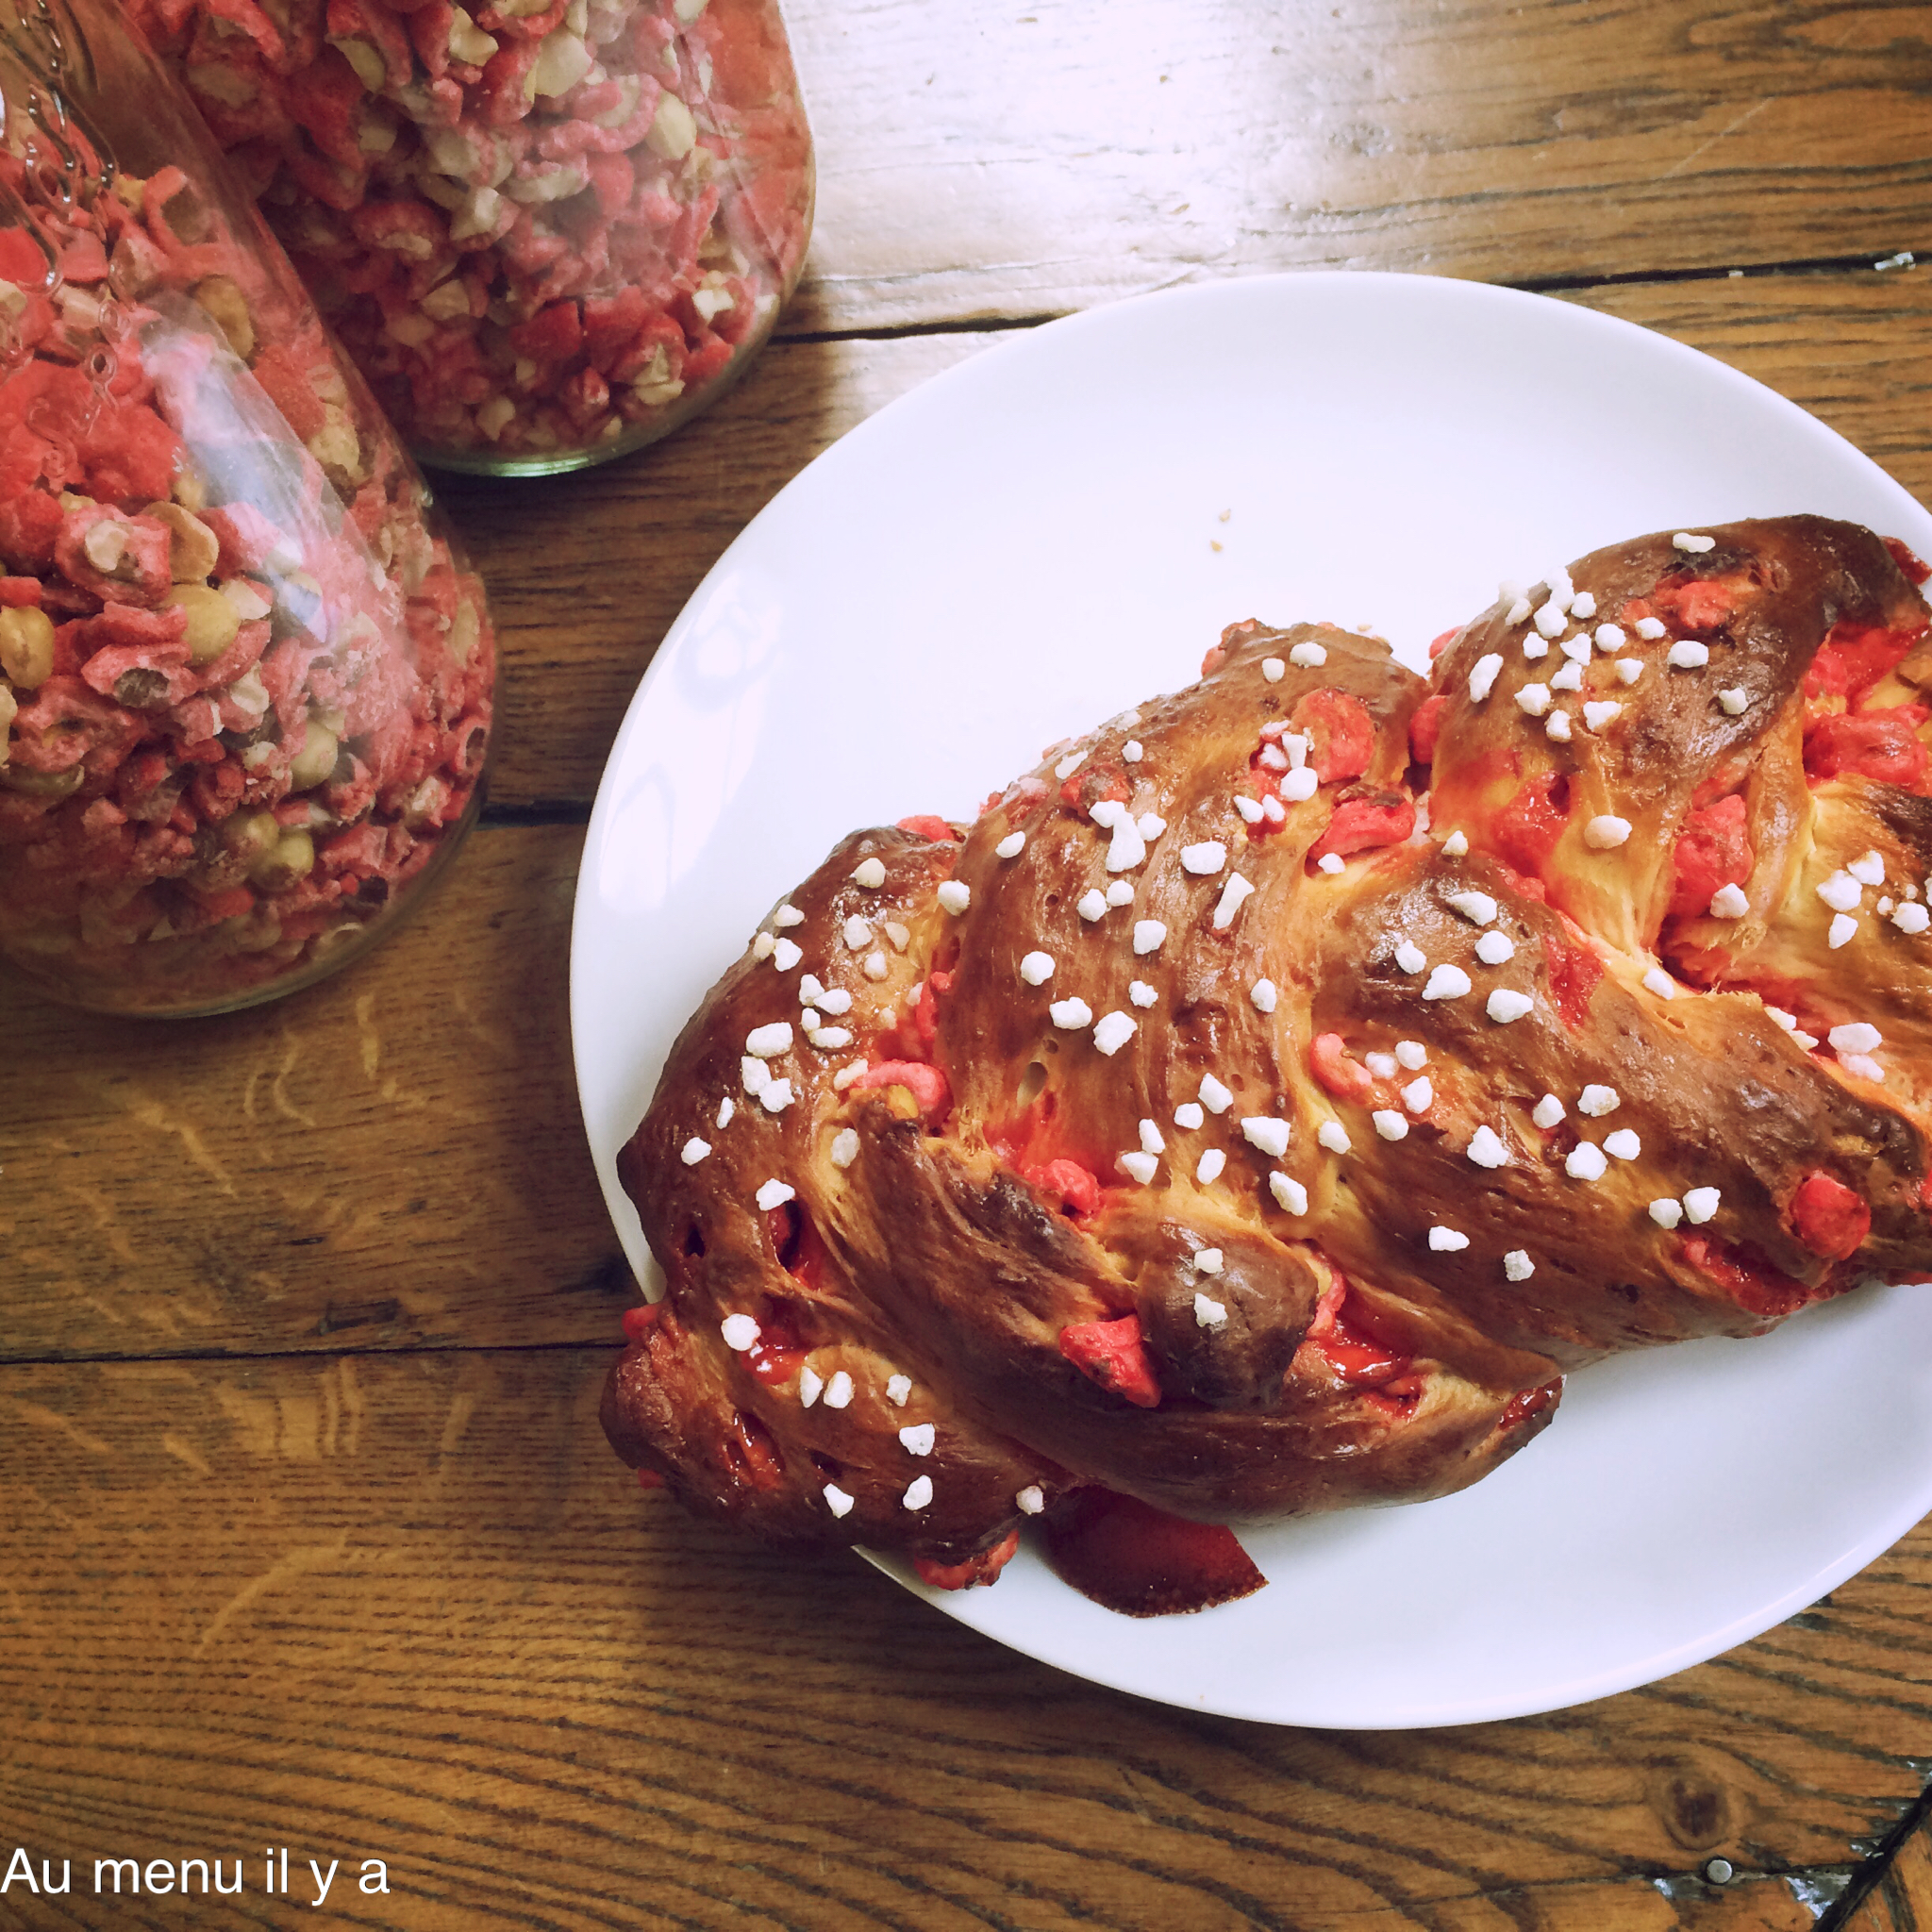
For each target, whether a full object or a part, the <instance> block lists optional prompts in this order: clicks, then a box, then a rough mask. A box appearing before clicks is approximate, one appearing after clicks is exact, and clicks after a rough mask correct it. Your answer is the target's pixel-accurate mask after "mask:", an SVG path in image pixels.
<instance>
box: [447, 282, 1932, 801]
mask: <svg viewBox="0 0 1932 1932" xmlns="http://www.w3.org/2000/svg"><path fill="white" fill-rule="evenodd" d="M1928 291H1932V271H1928V270H1925V269H1918V270H1911V271H1906V272H1891V273H1889V274H1885V275H1877V274H1873V273H1869V272H1868V273H1865V274H1862V275H1819V276H1809V275H1776V276H1750V277H1745V278H1743V279H1740V280H1737V281H1732V280H1728V279H1719V280H1715V281H1701V282H1680V283H1668V284H1650V285H1644V286H1641V287H1620V288H1613V289H1598V290H1592V291H1588V292H1587V293H1583V294H1578V295H1574V296H1571V297H1569V298H1567V299H1570V300H1573V301H1578V302H1583V303H1586V304H1588V305H1589V306H1591V307H1595V308H1603V309H1605V310H1607V312H1609V313H1611V314H1616V315H1621V316H1624V317H1625V318H1626V319H1627V320H1630V321H1633V322H1638V323H1641V324H1642V325H1644V326H1646V327H1651V328H1657V329H1661V330H1662V331H1663V332H1664V333H1665V334H1667V335H1671V336H1674V337H1675V338H1676V339H1677V340H1678V341H1684V342H1688V343H1690V344H1691V346H1692V347H1694V348H1699V349H1702V350H1705V351H1706V352H1707V353H1708V354H1710V355H1713V356H1716V357H1717V358H1719V359H1720V360H1723V361H1725V362H1729V363H1730V364H1732V366H1733V367H1736V368H1739V369H1741V370H1743V371H1744V372H1745V374H1747V375H1755V376H1757V378H1758V379H1759V380H1760V381H1763V382H1767V383H1769V384H1770V385H1771V387H1773V388H1774V389H1776V390H1778V391H1780V392H1781V393H1783V394H1785V395H1788V396H1790V398H1791V400H1792V401H1794V402H1796V403H1799V404H1801V405H1802V406H1803V407H1804V408H1807V409H1811V410H1813V411H1815V412H1816V413H1817V414H1818V415H1820V416H1822V417H1823V418H1824V421H1825V422H1827V423H1829V424H1830V425H1832V426H1833V427H1834V428H1835V429H1837V430H1839V431H1840V433H1841V434H1842V435H1844V436H1846V437H1848V438H1849V439H1850V440H1851V441H1853V442H1855V443H1857V445H1858V447H1859V448H1861V449H1863V450H1865V451H1866V452H1867V453H1868V454H1869V455H1871V456H1873V457H1874V458H1877V460H1878V461H1880V462H1882V463H1884V464H1885V465H1886V466H1887V467H1888V468H1889V469H1890V470H1891V472H1892V474H1893V475H1896V476H1897V477H1898V478H1899V480H1900V481H1901V482H1903V483H1904V484H1905V485H1906V487H1907V489H1908V490H1911V491H1914V492H1916V494H1917V495H1918V496H1919V498H1920V500H1921V501H1922V502H1927V503H1932V407H1928V406H1932V295H1928ZM1000 339H1001V338H1000V333H999V332H988V333H985V334H977V333H974V334H965V335H947V336H934V337H912V338H907V339H903V340H889V341H851V342H778V343H775V344H774V345H773V346H772V347H771V348H769V349H768V350H767V351H766V353H765V355H764V358H763V359H762V360H761V361H760V362H759V363H758V365H757V366H756V367H755V368H754V369H753V370H752V372H751V374H750V375H748V376H747V377H746V379H745V381H744V383H743V384H742V385H741V387H740V388H739V389H738V390H737V391H735V392H734V393H733V394H732V395H731V396H730V397H728V398H727V399H726V400H725V401H724V403H723V404H722V405H721V406H720V407H719V408H717V409H716V410H715V411H713V412H712V413H711V414H709V415H708V416H705V417H702V418H700V419H699V420H698V421H697V422H696V423H694V424H692V425H691V426H690V427H689V428H688V429H686V430H684V431H683V432H682V433H681V434H680V435H679V436H677V437H676V438H675V439H674V440H673V441H670V442H669V443H667V444H665V445H664V446H663V447H662V448H660V449H657V450H651V451H646V452H644V453H643V454H642V455H641V456H639V457H637V458H632V459H631V460H630V461H627V462H622V463H614V464H610V465H608V466H607V467H606V468H604V469H601V470H595V471H591V472H588V473H584V474H581V475H575V476H570V477H558V478H556V479H553V480H551V481H549V482H546V483H544V484H543V485H541V487H532V486H523V487H509V486H505V485H501V484H495V485H491V484H480V483H457V482H455V481H454V480H451V481H449V482H446V483H445V484H444V486H443V493H444V499H445V501H446V502H447V503H448V504H449V505H450V506H451V508H452V510H453V512H454V515H455V517H456V520H457V522H458V525H459V527H460V528H461V529H462V531H463V533H464V535H465V537H466V538H467V539H468V541H469V542H470V545H471V547H472V549H473V550H474V551H475V555H476V557H477V558H478V559H479V561H480V563H481V565H482V568H483V571H484V574H485V575H486V577H487V578H488V580H489V584H490V591H491V600H492V606H493V608H494V610H495V613H496V619H497V623H498V625H499V628H500V634H501V638H502V643H503V652H504V671H503V681H502V691H501V711H500V717H501V724H500V728H499V734H498V741H497V744H496V748H495V751H494V753H493V755H492V764H491V781H490V782H491V798H492V799H493V800H494V801H495V802H496V803H497V804H498V805H499V806H500V807H508V808H516V807H519V806H527V805H529V804H531V803H533V802H536V801H568V802H573V803H575V804H579V805H581V804H585V803H587V802H588V801H589V799H590V798H591V795H592V794H593V792H594V791H595V788H596V783H597V778H598V774H600V773H601V772H602V770H603V766H604V759H605V758H606V756H607V754H608V750H609V747H610V742H611V740H612V738H613V737H614V736H615V734H616V730H617V726H618V724H619V723H620V722H621V721H622V719H623V715H624V710H625V706H626V705H627V704H628V703H629V701H630V697H631V693H632V691H634V690H635V689H636V687H637V682H638V679H639V678H640V677H641V675H643V671H644V668H645V666H646V665H647V664H648V663H649V662H650V659H651V656H652V654H653V653H654V652H655V650H656V649H657V646H658V642H659V641H660V640H661V639H662V637H663V635H664V632H665V630H666V629H667V628H668V627H669V625H670V624H671V621H672V619H673V618H674V617H675V615H676V614H677V611H678V609H679V608H681V607H682V605H683V604H684V602H685V600H686V599H687V598H688V597H689V596H690V594H691V591H693V590H695V589H696V588H697V585H698V583H699V581H700V580H701V579H702V578H703V576H704V575H705V573H706V572H707V571H708V569H709V568H710V567H711V565H712V564H713V563H715V562H716V561H717V559H718V558H719V557H720V556H721V555H722V554H723V552H724V548H725V546H726V545H727V544H728V543H729V542H730V541H731V539H732V538H733V537H735V536H736V535H737V534H738V532H739V531H740V530H741V529H742V528H743V526H744V525H746V524H747V523H748V522H749V521H750V520H751V518H752V517H753V516H754V515H756V514H757V512H758V510H759V509H760V508H763V507H764V505H765V504H766V503H767V502H769V501H770V499H771V498H772V497H773V496H774V495H775V494H776V493H777V491H778V490H779V489H780V488H781V487H783V485H784V484H785V483H786V482H788V481H789V480H790V479H791V476H793V475H795V474H796V473H797V472H798V470H799V469H801V468H802V467H803V466H804V465H805V464H806V463H807V462H808V461H809V460H810V459H811V458H813V457H814V456H816V455H818V454H819V452H820V451H821V450H823V449H824V448H826V447H827V446H828V445H829V444H830V443H831V442H832V441H835V440H836V439H837V438H838V437H839V436H841V435H842V434H843V433H844V432H845V431H846V430H847V429H850V428H852V427H853V426H854V425H857V424H858V423H859V422H860V421H862V420H863V419H864V418H865V417H866V416H868V415H870V414H871V413H872V412H873V411H874V409H876V408H879V407H881V405H883V404H885V403H887V402H890V401H891V399H892V398H893V397H894V396H897V395H901V394H904V393H905V392H906V391H908V390H910V389H912V388H913V387H915V386H916V385H917V384H919V383H921V382H923V381H924V380H926V379H927V378H928V377H929V376H932V375H937V374H939V373H940V372H941V370H944V369H947V368H950V367H952V366H954V365H955V364H957V363H958V362H959V361H962V360H964V359H965V358H968V357H970V356H972V355H974V353H976V352H977V351H978V350H979V349H981V348H983V347H985V346H986V345H987V344H988V343H989V342H992V341H998V340H1000ZM1792 507H1793V508H1801V507H1802V506H1799V505H1795V504H1794V505H1793V506H1792ZM1608 534H1610V535H1615V534H1618V533H1608ZM1624 534H1627V533H1624ZM1444 621H1445V622H1446V621H1447V620H1446V619H1445V620H1444Z"/></svg>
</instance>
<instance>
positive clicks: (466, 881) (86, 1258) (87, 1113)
mask: <svg viewBox="0 0 1932 1932" xmlns="http://www.w3.org/2000/svg"><path fill="white" fill-rule="evenodd" d="M582 839H583V834H582V832H581V830H579V829H578V828H576V827H575V826H563V827H540V828H535V829H515V830H509V829H498V828H494V827H488V826H486V827H484V828H483V829H482V830H480V831H478V832H476V833H475V834H474V835H473V836H472V839H471V841H470V844H469V847H468V849H467V850H466V851H464V852H462V853H461V854H459V855H458V858H457V861H456V864H455V866H454V867H453V868H452V871H451V874H450V876H449V878H448V879H447V880H446V881H445V882H444V884H443V885H442V886H441V888H440V889H439V892H438V896H437V898H436V900H435V901H434V902H433V904H432V905H431V906H430V907H429V908H427V909H426V911H425V916H424V917H423V918H422V919H420V920H416V921H413V922H411V923H410V924H408V926H406V927H405V928H404V929H403V930H401V931H400V932H398V933H397V934H396V936H395V937H394V938H393V939H392V940H391V941H388V942H387V943H386V944H385V945H383V946H381V947H380V948H378V949H377V950H376V951H375V953H374V954H372V955H371V956H370V957H369V958H368V959H366V960H364V961H363V962H362V963H361V964H359V965H358V966H356V967H354V968H352V969H350V970H349V971H347V972H345V973H343V974H338V975H337V976H336V977H335V978H333V979H330V980H327V981H325V982H324V983H323V984H322V985H320V986H318V987H315V988H313V989H311V990H310V991H308V992H304V993H300V994H297V995H295V996H294V997H293V998H291V999H288V1000H284V1001H280V1002H277V1003H276V1004H275V1005H273V1006H268V1007H261V1008H256V1009H254V1010H252V1011H250V1012H245V1013H236V1014H230V1015H228V1016H226V1017H225V1018H222V1019H216V1020H200V1021H192V1022H189V1021H184V1022H180V1023H177V1024H156V1023H155V1022H152V1021H148V1022H131V1021H112V1020H105V1019H102V1018H100V1017H98V1016H92V1015H87V1014H79V1013H71V1012H67V1011H64V1010H62V1009H60V1008H54V1007H51V1006H44V1005H41V1004H39V1003H38V1002H34V1003H26V1004H25V1005H24V1006H23V1008H21V1009H19V1010H17V1011H13V1012H10V1013H9V1015H8V1021H9V1034H10V1038H11V1041H12V1047H11V1049H10V1050H9V1052H8V1053H7V1054H5V1055H0V1174H4V1178H0V1253H4V1254H5V1255H6V1257H7V1321H6V1323H5V1324H4V1329H0V1358H5V1357H9V1356H10V1357H21V1356H34V1355H41V1356H45V1355H63V1354H87V1355H159V1354H169V1353H177V1352H188V1353H196V1352H207V1351H210V1350H214V1351H225V1350H264V1349H269V1350H275V1349H291V1348H294V1349H302V1348H311V1349H322V1348H341V1347H343V1346H345V1345H346V1346H353V1347H358V1348H361V1347H368V1348H375V1347H396V1346H399V1345H405V1344H418V1345H420V1344H431V1345H444V1344H449V1343H453V1342H458V1341H460V1342H463V1343H466V1344H468V1345H470V1346H473V1347H475V1346H489V1345H491V1344H501V1343H507V1342H535V1341H591V1340H595V1339H600V1338H603V1337H606V1336H611V1337H614V1336H616V1334H617V1332H618V1331H617V1328H616V1321H617V1311H618V1309H619V1308H620V1307H623V1306H625V1304H626V1303H627V1302H629V1301H632V1300H635V1299H636V1291H635V1289H634V1287H633V1286H632V1284H631V1281H630V1274H629V1270H628V1268H627V1267H626V1265H625V1261H624V1259H623V1257H622V1254H621V1251H620V1250H619V1248H618V1244H617V1238H616V1236H615V1234H614V1233H613V1232H612V1231H611V1229H610V1226H609V1223H608V1216H607V1215H606V1213H605V1210H604V1204H603V1198H602V1196H601V1195H600V1193H599V1192H598V1190H597V1185H596V1179H595V1176H594V1174H592V1172H591V1158H590V1153H589V1150H588V1148H587V1146H586V1144H585V1141H584V1133H583V1126H582V1122H581V1118H580V1116H579V1114H578V1112H577V1107H576V1094H575V1084H574V1080H573V1074H572V1067H571V1056H570V1031H569V1013H568V996H567V988H566V983H565V960H566V958H568V954H569V936H570V909H571V895H572V892H573V891H574V889H575V876H576V859H577V853H578V850H579V848H580V846H581V843H582Z"/></svg>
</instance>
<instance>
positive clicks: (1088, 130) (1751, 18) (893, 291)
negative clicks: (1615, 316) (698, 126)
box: [786, 0, 1932, 332]
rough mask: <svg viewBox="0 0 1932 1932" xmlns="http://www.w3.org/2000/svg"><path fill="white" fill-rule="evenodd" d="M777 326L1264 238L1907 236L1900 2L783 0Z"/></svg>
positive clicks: (1675, 263)
mask: <svg viewBox="0 0 1932 1932" xmlns="http://www.w3.org/2000/svg"><path fill="white" fill-rule="evenodd" d="M786 14H787V18H788V20H789V21H790V23H791V35H792V40H793V43H794V46H795V48H796V50H797V56H798V64H799V68H800V71H801V74H802V75H803V77H804V81H805V85H806V89H807V93H808V103H809V107H810V109H811V115H812V124H813V128H814V131H815V134H816V137H817V143H818V158H819V171H820V174H819V180H820V187H819V212H818V225H817V232H816V236H815V239H814V242H813V244H812V249H811V254H810V257H809V258H808V274H807V278H806V281H805V284H804V286H803V288H802V289H801V291H800V292H799V296H798V300H797V302H796V304H795V305H794V307H793V309H792V311H791V316H790V317H789V319H788V324H787V325H788V326H789V327H791V328H793V329H807V330H841V331H857V332H868V331H873V330H876V329H879V328H882V327H904V326H907V325H915V324H924V323H933V322H945V323H957V322H958V321H961V320H964V319H968V318H984V319H992V318H1000V317H1008V318H1009V317H1013V316H1034V315H1045V314H1058V313H1063V312H1065V311H1066V310H1069V309H1073V308H1090V307H1091V306H1092V305H1093V304H1094V303H1096V302H1104V301H1109V300H1112V299H1113V298H1115V297H1117V296H1121V295H1126V294H1135V293H1139V292H1141V291H1146V290H1149V289H1156V288H1166V287H1170V286H1172V285H1174V284H1175V283H1177V282H1186V281H1197V280H1208V279H1213V278H1217V277H1221V276H1224V275H1244V274H1252V273H1255V272H1257V271H1262V270H1268V269H1282V268H1308V267H1333V268H1393V269H1422V270H1427V271H1429V272H1431V273H1436V274H1444V275H1473V276H1476V277H1480V278H1483V279H1488V280H1497V281H1513V282H1517V283H1523V282H1528V281H1535V280H1538V279H1540V278H1541V279H1547V278H1550V277H1556V276H1565V275H1569V276H1604V275H1627V274H1633V273H1645V274H1654V273H1656V272H1657V271H1660V270H1677V269H1688V268H1706V269H1707V268H1712V267H1716V268H1732V267H1737V268H1743V267H1748V266H1751V265H1754V264H1760V263H1763V264H1769V263H1787V262H1795V261H1813V260H1817V259H1820V258H1830V259H1834V260H1842V259H1844V258H1851V257H1857V256H1859V255H1863V256H1867V257H1870V258H1879V257H1883V256H1887V255H1890V254H1891V253H1892V252H1894V251H1895V250H1898V249H1908V248H1917V249H1918V250H1919V251H1920V252H1921V253H1922V254H1923V253H1924V252H1925V251H1926V250H1927V248H1928V247H1932V193H1928V190H1932V152H1928V149H1927V146H1926V142H1925V139H1924V130H1925V107H1924V93H1925V90H1926V87H1927V85H1928V81H1932V36H1928V32H1927V26H1926V15H1925V9H1924V7H1923V6H1909V5H1908V6H1877V7H1873V6H1850V5H1824V6H1819V7H1805V8H1793V7H1782V8H1780V7H1773V8H1766V7H1760V6H1752V5H1747V4H1742V0H1647V4H1640V5H1635V6H1630V5H1621V4H1611V0H1531V4H1528V5H1524V6H1516V5H1511V4H1509V0H1470V4H1460V5H1457V6H1442V7H1419V6H1416V5H1413V4H1412V0H1347V4H1344V5H1336V4H1331V0H1203V4H1201V5H1198V6H1194V7H1188V8H1150V7H1135V8H1118V7H1115V8H1108V9H1106V13H1105V25H1102V24H1101V20H1102V16H1101V15H1100V14H1098V13H1096V10H1095V8H1093V7H1092V6H1091V5H1088V4H1083V0H1016V4H1014V5H1011V6H993V5H991V4H988V0H964V4H958V5H953V6H946V7H935V6H932V5H929V4H926V0H869V4H865V5H859V6H852V5H840V4H834V0H792V4H791V6H789V7H788V8H787V9H786Z"/></svg>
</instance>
